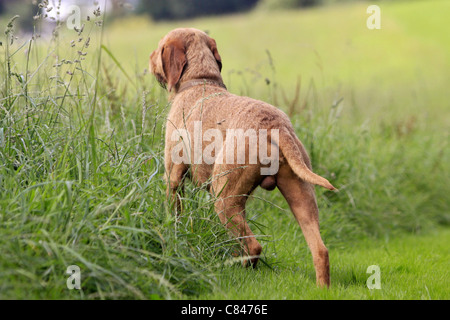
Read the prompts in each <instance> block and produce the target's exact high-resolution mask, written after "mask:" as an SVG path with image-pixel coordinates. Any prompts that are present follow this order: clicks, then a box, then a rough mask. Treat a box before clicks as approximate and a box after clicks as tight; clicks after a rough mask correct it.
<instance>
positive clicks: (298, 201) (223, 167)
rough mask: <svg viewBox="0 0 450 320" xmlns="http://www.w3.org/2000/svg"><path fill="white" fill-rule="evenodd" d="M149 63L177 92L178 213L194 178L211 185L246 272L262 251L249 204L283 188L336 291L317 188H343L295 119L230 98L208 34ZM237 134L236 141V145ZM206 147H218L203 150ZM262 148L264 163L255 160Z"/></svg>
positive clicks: (195, 34) (189, 38)
mask: <svg viewBox="0 0 450 320" xmlns="http://www.w3.org/2000/svg"><path fill="white" fill-rule="evenodd" d="M149 64H150V70H151V73H152V74H153V75H154V76H155V77H156V79H157V81H158V82H159V83H160V84H161V85H162V86H164V87H166V89H167V90H168V91H169V93H170V98H169V101H170V103H171V108H170V111H169V114H168V118H167V123H166V136H165V180H166V183H167V197H168V199H169V201H170V203H171V204H174V210H175V211H176V212H177V213H179V212H180V210H181V201H180V193H181V192H182V191H183V182H184V180H185V178H186V177H188V178H189V179H190V180H191V181H192V182H193V183H194V184H196V185H197V186H204V187H205V188H206V189H207V190H208V191H209V192H210V193H211V194H212V195H213V196H214V199H215V202H214V208H215V211H216V213H217V214H218V216H219V218H220V220H221V222H222V223H223V224H224V225H225V226H226V227H227V228H228V230H230V232H231V233H232V234H233V235H234V236H236V238H237V239H239V240H238V241H239V243H240V244H241V248H242V251H243V252H242V253H243V256H244V265H246V266H253V267H255V266H256V264H257V262H258V259H259V257H260V254H261V251H262V247H261V245H260V244H259V242H258V241H257V240H256V239H255V236H254V234H253V232H252V231H251V230H250V228H249V226H248V224H247V222H246V220H245V204H246V201H247V199H248V197H249V195H250V194H251V193H252V192H253V191H254V190H255V188H257V187H258V186H261V187H262V188H264V189H266V190H273V189H274V188H275V187H277V188H278V189H279V190H280V191H281V193H282V195H283V196H284V198H285V199H286V201H287V202H288V204H289V206H290V208H291V210H292V212H293V214H294V216H295V218H296V220H297V222H298V223H299V225H300V227H301V229H302V232H303V234H304V236H305V239H306V241H307V244H308V246H309V248H310V250H311V253H312V256H313V262H314V267H315V271H316V283H317V285H318V286H327V287H329V285H330V271H329V269H330V267H329V257H328V249H327V248H326V246H325V245H324V243H323V241H322V238H321V236H320V232H319V218H318V207H317V202H316V197H315V190H314V185H319V186H322V187H325V188H327V189H329V190H335V187H334V186H333V185H332V184H331V183H330V182H329V181H328V180H327V179H325V178H323V177H321V176H319V175H317V174H315V173H313V172H312V169H311V163H310V159H309V157H308V154H307V152H306V150H305V148H304V146H303V145H302V143H301V142H300V140H299V139H298V138H297V136H296V135H295V132H294V128H293V126H292V124H291V122H290V119H289V117H288V116H287V115H286V114H285V113H284V112H282V111H281V110H280V109H278V108H276V107H274V106H272V105H270V104H268V103H265V102H263V101H258V100H254V99H251V98H248V97H241V96H237V95H234V94H231V93H230V92H228V91H227V89H226V86H225V84H224V83H223V80H222V76H221V70H222V59H221V56H220V54H219V52H218V49H217V44H216V41H215V40H214V39H213V38H211V37H210V36H208V35H207V34H206V33H205V32H203V31H200V30H197V29H193V28H179V29H175V30H172V31H170V32H169V33H168V34H167V35H166V36H165V37H163V38H162V39H161V40H160V42H159V44H158V48H157V49H156V50H155V51H153V52H152V54H151V55H150V62H149ZM244 130H245V133H244V134H243V131H244ZM199 132H200V133H199ZM230 132H231V133H233V136H232V138H230V139H228V138H229V137H230V136H231V133H230ZM236 132H237V133H236ZM196 134H197V137H196ZM202 134H203V136H202ZM198 135H200V138H199V137H198ZM255 136H256V138H255ZM213 137H214V142H212V141H213ZM224 139H225V140H224ZM205 141H211V143H210V144H205V143H203V144H202V142H205ZM258 147H259V155H260V157H259V158H258V157H257V159H256V160H255V157H254V155H255V154H257V155H258V153H257V152H256V151H255V150H256V149H258ZM238 149H239V150H238ZM235 151H236V152H235ZM269 151H270V152H269ZM261 154H262V155H263V156H262V157H261ZM202 156H205V157H204V158H203V157H202Z"/></svg>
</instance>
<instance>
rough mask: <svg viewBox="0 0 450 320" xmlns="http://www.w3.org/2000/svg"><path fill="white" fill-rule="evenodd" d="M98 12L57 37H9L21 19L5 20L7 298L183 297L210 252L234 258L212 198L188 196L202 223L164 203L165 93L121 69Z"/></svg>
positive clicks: (2, 200)
mask: <svg viewBox="0 0 450 320" xmlns="http://www.w3.org/2000/svg"><path fill="white" fill-rule="evenodd" d="M102 18H103V17H98V18H96V17H94V16H93V18H92V19H91V21H90V22H86V24H85V25H83V28H82V29H84V30H81V29H80V30H78V31H73V30H71V31H66V30H61V27H60V26H57V28H59V30H58V29H55V30H54V32H53V38H52V39H51V40H41V39H39V38H38V37H37V34H36V33H35V34H33V35H32V36H31V39H27V40H25V42H24V44H23V45H21V44H20V43H18V44H17V42H18V41H17V40H16V41H13V40H14V39H15V35H14V20H15V19H16V18H15V19H12V20H11V21H10V23H9V24H8V26H7V32H6V36H7V38H6V41H4V43H5V47H4V50H3V51H4V55H3V57H2V67H3V70H2V80H1V86H2V87H1V92H2V97H1V100H0V103H1V108H0V138H1V140H0V158H1V166H0V229H1V232H0V247H1V251H2V255H1V258H0V278H1V281H0V296H1V297H2V298H11V297H15V298H76V297H78V298H142V299H144V298H145V299H148V298H150V299H159V298H165V299H167V298H179V297H181V295H182V294H195V293H196V292H197V291H198V290H199V289H200V288H201V289H204V288H205V287H208V286H211V285H212V283H213V280H214V274H213V273H212V272H211V271H210V270H209V269H210V268H211V266H212V265H213V264H215V263H216V261H215V259H214V258H215V257H216V256H217V255H218V254H222V255H225V258H227V257H228V256H227V254H226V252H227V250H228V249H226V248H227V246H228V247H230V246H229V245H227V244H226V243H227V242H226V239H228V238H227V237H226V232H225V231H224V229H223V227H222V226H221V225H220V224H218V223H217V221H215V220H212V219H211V215H212V210H211V205H210V204H209V203H208V201H209V200H208V199H205V198H204V197H198V199H197V198H196V197H193V198H192V199H191V200H190V205H189V206H187V208H190V207H192V209H191V211H192V212H195V214H196V218H195V221H196V222H195V224H193V223H192V222H193V221H194V219H193V218H192V217H189V215H186V218H185V219H186V220H185V221H184V220H183V222H180V221H177V220H176V218H175V217H174V216H173V215H172V214H171V213H170V212H169V210H168V208H167V207H166V202H165V195H164V194H165V192H164V189H165V187H164V184H163V182H162V175H161V170H162V168H161V163H162V154H161V150H162V148H163V146H162V136H163V134H162V131H163V123H164V114H165V112H166V109H167V103H166V101H165V100H161V101H157V100H156V99H155V97H156V96H158V95H157V92H158V90H159V88H156V87H155V84H154V82H150V81H149V77H145V78H144V72H143V71H142V72H141V73H140V74H136V75H135V78H134V79H135V83H133V82H131V81H130V82H126V81H123V80H121V78H123V73H124V72H126V71H124V70H123V69H122V68H121V67H120V62H119V61H117V60H116V59H115V57H114V55H113V53H112V52H110V51H109V50H108V49H107V47H105V46H102V42H101V37H102V33H103V30H102V24H101V20H100V19H102ZM67 33H68V34H67ZM67 36H69V38H68V37H67ZM70 38H72V40H68V39H70ZM102 51H104V52H103V54H102ZM105 53H106V54H105ZM21 55H22V56H21ZM25 61H26V63H25ZM220 243H225V244H223V245H221V244H220ZM210 248H214V250H211V249H210ZM221 248H222V250H225V251H223V252H222V253H220V252H221ZM70 265H78V266H79V267H80V268H81V270H82V275H81V276H82V290H81V291H76V290H74V291H70V290H68V289H67V287H66V280H67V278H68V276H69V275H67V274H66V273H65V272H66V269H67V267H68V266H70Z"/></svg>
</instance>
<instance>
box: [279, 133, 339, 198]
mask: <svg viewBox="0 0 450 320" xmlns="http://www.w3.org/2000/svg"><path fill="white" fill-rule="evenodd" d="M299 142H300V141H298V139H297V137H293V136H292V135H291V134H290V133H289V131H288V130H287V129H286V128H282V129H280V132H279V141H278V146H279V148H280V150H281V152H282V153H283V155H284V157H285V158H286V160H287V162H288V164H289V166H290V167H291V169H292V171H294V173H295V174H296V175H297V176H298V177H299V178H300V179H303V180H305V181H307V182H309V183H312V184H316V185H319V186H322V187H324V188H327V189H329V190H336V188H335V187H334V186H333V185H332V184H331V183H330V182H329V181H328V180H327V179H325V178H323V177H321V176H319V175H317V174H315V173H314V172H312V171H311V170H310V169H309V168H308V166H307V165H306V164H305V161H304V159H303V156H302V153H301V151H300V149H299V147H298V143H299Z"/></svg>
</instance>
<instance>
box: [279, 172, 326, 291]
mask: <svg viewBox="0 0 450 320" xmlns="http://www.w3.org/2000/svg"><path fill="white" fill-rule="evenodd" d="M277 186H278V188H279V189H280V191H281V193H282V194H283V196H284V197H285V198H286V200H287V202H288V204H289V206H290V208H291V210H292V212H293V214H294V216H295V218H296V220H297V222H298V224H299V225H300V227H301V229H302V231H303V235H304V236H305V240H306V242H307V243H308V246H309V248H310V250H311V253H312V256H313V262H314V268H315V270H316V282H317V285H318V286H321V287H323V286H327V287H329V286H330V265H329V258H328V249H327V248H326V247H325V245H324V243H323V241H322V238H321V236H320V232H319V210H318V208H317V202H316V197H315V191H314V186H313V185H312V184H310V183H308V182H305V181H303V180H301V179H300V178H299V177H297V175H296V174H295V173H294V172H293V171H292V169H291V168H290V167H289V166H288V165H287V164H286V165H284V166H281V167H280V170H279V172H278V175H277Z"/></svg>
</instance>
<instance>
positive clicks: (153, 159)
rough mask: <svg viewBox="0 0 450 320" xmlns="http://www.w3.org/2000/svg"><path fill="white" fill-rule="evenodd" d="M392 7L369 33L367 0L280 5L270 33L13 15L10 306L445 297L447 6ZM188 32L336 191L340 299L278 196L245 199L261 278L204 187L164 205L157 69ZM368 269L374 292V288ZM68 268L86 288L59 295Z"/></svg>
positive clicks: (6, 153) (6, 272)
mask: <svg viewBox="0 0 450 320" xmlns="http://www.w3.org/2000/svg"><path fill="white" fill-rule="evenodd" d="M380 4H381V7H382V30H380V32H378V31H370V30H367V29H366V28H365V17H366V14H365V5H364V4H348V5H343V6H331V7H323V8H316V9H311V10H306V11H291V12H287V11H280V12H275V13H270V21H271V24H270V25H268V24H266V23H265V22H266V21H267V19H268V14H267V13H264V12H252V13H250V14H246V15H235V16H227V17H221V18H203V19H197V20H193V21H184V22H176V23H170V24H169V23H161V24H153V23H151V22H149V21H148V20H146V19H145V18H143V17H133V18H129V19H126V20H120V21H112V22H111V23H101V21H102V20H103V19H104V18H105V17H104V16H103V15H101V16H98V17H95V16H91V21H89V22H88V21H85V27H84V29H83V30H80V31H73V30H67V29H66V28H65V25H64V24H62V23H61V24H60V25H57V27H56V28H55V30H54V32H53V34H52V36H50V38H45V37H44V36H43V37H41V38H39V37H37V35H38V34H39V33H40V28H41V27H40V26H39V21H40V20H39V19H38V20H37V21H36V32H35V33H34V34H33V36H29V35H25V36H21V35H20V34H18V33H17V32H16V31H15V25H16V24H17V23H19V22H20V18H16V20H15V21H12V22H11V23H10V25H9V26H7V23H5V24H4V28H5V29H6V30H5V31H6V32H5V33H2V36H3V39H1V40H0V41H2V46H1V47H0V60H1V62H2V63H1V67H0V68H1V78H0V92H1V93H0V95H1V96H0V159H1V162H0V163H1V164H0V251H1V252H2V255H1V256H0V298H2V299H15V298H19V299H23V298H27V299H120V298H129V299H186V298H205V299H207V298H217V299H243V298H244V299H250V298H255V299H256V298H267V299H284V298H286V299H297V298H326V299H341V298H350V299H422V298H424V299H428V298H431V299H448V292H447V291H446V290H445V285H446V282H445V280H446V279H448V274H447V273H446V268H447V264H446V260H445V259H446V257H448V237H449V233H448V230H447V229H445V228H444V227H448V224H449V221H450V216H449V201H448V199H447V198H446V195H447V194H448V193H449V192H450V190H449V185H448V183H447V181H446V179H445V176H444V174H443V173H445V172H449V169H450V168H449V163H450V161H449V160H450V159H449V156H450V154H449V152H448V127H449V124H450V123H449V121H450V119H449V113H448V101H447V100H448V99H447V96H446V88H447V87H448V84H449V82H450V79H449V78H448V75H447V74H446V73H445V72H442V70H446V68H448V67H449V65H448V63H449V62H448V61H450V59H448V58H449V57H450V47H449V44H448V43H450V42H449V41H442V39H446V38H448V34H446V33H445V32H444V30H446V29H445V24H446V21H447V20H446V19H445V10H447V8H448V5H449V2H446V1H416V2H414V3H410V4H406V3H405V2H395V3H391V2H381V3H380ZM429 12H433V21H429V20H428V18H427V17H429V15H427V14H426V13H429ZM106 22H108V16H106ZM338 22H339V23H338ZM43 25H45V22H44V23H43ZM185 25H189V26H193V27H198V28H201V29H208V30H209V31H210V33H211V35H212V36H213V37H214V38H215V39H216V40H217V42H218V45H219V51H220V54H221V56H222V59H223V61H224V69H223V76H224V80H225V82H226V84H227V86H228V87H229V88H230V90H231V91H232V92H234V93H237V94H246V95H250V96H252V97H254V98H259V99H262V100H266V101H268V102H271V103H273V104H275V105H277V106H279V107H280V108H282V109H283V110H285V111H286V112H287V113H288V114H289V116H290V117H291V120H292V122H293V124H294V127H295V129H296V132H297V134H298V136H299V137H300V139H301V140H302V141H303V143H304V144H305V146H306V148H307V150H308V152H309V153H310V156H311V159H312V163H313V167H314V168H315V171H316V172H318V173H319V174H321V175H323V176H325V177H327V178H328V179H329V180H330V181H331V182H332V183H333V184H334V185H335V186H337V187H338V188H339V189H340V192H339V193H332V192H328V191H325V190H322V189H317V197H318V204H319V208H320V215H321V216H320V221H321V232H322V235H323V238H324V240H325V243H326V244H327V246H328V248H329V249H330V252H331V268H332V277H333V281H334V282H333V283H335V285H334V286H333V288H332V289H331V290H330V291H324V290H320V289H317V288H315V285H314V280H313V279H314V274H313V269H312V263H311V257H310V254H309V252H308V250H307V248H306V245H305V243H304V240H303V237H302V235H301V230H300V228H299V227H298V225H296V223H295V221H294V219H293V217H292V214H291V213H290V212H289V210H288V208H287V204H286V203H285V201H284V200H283V198H282V197H281V195H280V194H279V192H278V191H273V192H266V191H263V190H258V191H257V192H255V194H254V195H253V196H252V199H251V201H250V203H249V208H248V216H249V220H250V224H251V228H252V230H253V231H254V232H255V233H256V234H258V237H259V239H260V240H261V243H262V244H263V247H264V251H263V259H262V260H263V263H262V264H261V265H260V266H259V267H258V269H256V270H248V269H242V268H240V267H239V263H236V262H237V261H236V259H235V258H233V256H232V252H233V249H234V243H235V242H234V240H233V239H230V238H229V235H228V233H227V232H226V230H224V228H223V227H222V225H221V224H220V222H219V220H218V217H217V216H216V214H215V213H214V212H213V201H214V199H211V198H210V197H209V196H208V195H207V194H206V193H205V192H204V191H202V190H199V189H197V188H195V187H193V186H192V185H188V189H187V192H186V194H185V198H184V199H183V205H184V208H185V212H184V214H183V216H182V218H181V219H179V220H176V219H175V218H174V217H173V215H172V213H171V212H170V210H169V207H168V205H167V202H166V200H165V192H164V190H165V186H164V182H163V179H162V177H163V168H162V163H163V152H162V151H163V136H164V122H165V116H166V114H167V111H168V108H169V105H168V103H167V97H166V93H165V91H164V90H163V89H161V88H160V87H159V86H158V85H157V83H156V81H155V80H154V79H153V78H152V77H151V76H150V75H148V72H147V70H145V68H147V63H148V55H149V53H150V52H151V51H152V50H153V49H154V48H155V47H156V44H157V42H158V40H159V38H160V37H161V36H163V35H164V34H165V33H166V32H167V31H169V30H170V29H172V28H174V27H179V26H185ZM223 26H227V28H224V27H223ZM143 30H145V31H143ZM293 30H294V31H295V32H293ZM244 31H245V32H244ZM16 37H17V38H16ZM249 39H251V41H250V40H249ZM380 62H383V64H382V65H380ZM434 230H439V232H437V233H433V232H434ZM423 259H425V260H423ZM372 264H378V265H379V266H380V268H381V272H382V290H380V291H369V290H368V289H367V288H366V287H365V280H366V279H367V277H368V275H367V274H366V273H365V269H366V268H367V266H369V265H372ZM70 265H78V266H79V267H80V269H81V277H82V278H81V279H82V283H81V287H82V290H68V289H67V286H66V280H67V278H68V275H67V274H66V270H67V267H69V266H70ZM447 282H448V280H447ZM261 286H264V287H261ZM236 290H237V291H236ZM299 292H303V293H302V294H300V293H299Z"/></svg>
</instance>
